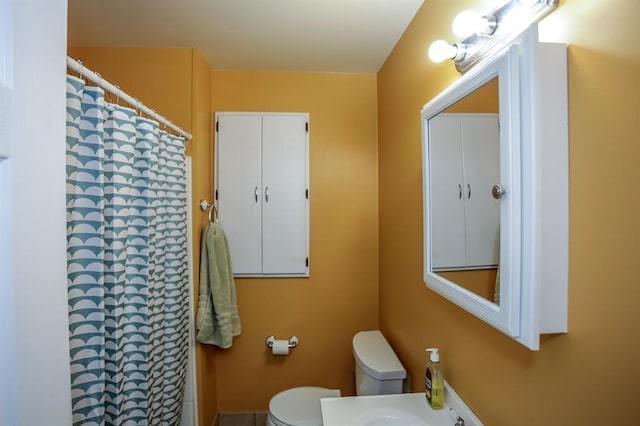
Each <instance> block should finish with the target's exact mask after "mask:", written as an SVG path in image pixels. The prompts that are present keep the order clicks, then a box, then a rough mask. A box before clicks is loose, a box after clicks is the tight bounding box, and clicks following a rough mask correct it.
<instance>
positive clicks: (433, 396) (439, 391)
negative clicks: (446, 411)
mask: <svg viewBox="0 0 640 426" xmlns="http://www.w3.org/2000/svg"><path fill="white" fill-rule="evenodd" d="M425 351H427V352H431V355H430V356H429V362H428V363H427V368H426V371H425V379H424V389H425V391H424V393H425V395H426V397H427V404H429V406H430V407H431V408H433V409H434V410H440V409H442V408H444V383H443V380H442V373H441V372H440V354H439V353H438V349H437V348H429V349H425Z"/></svg>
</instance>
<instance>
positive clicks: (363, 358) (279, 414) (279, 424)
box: [266, 330, 407, 426]
mask: <svg viewBox="0 0 640 426" xmlns="http://www.w3.org/2000/svg"><path fill="white" fill-rule="evenodd" d="M353 357H354V359H355V362H356V383H355V387H356V394H357V395H382V394H391V393H402V385H403V381H404V378H405V377H406V375H407V372H406V370H405V369H404V367H403V366H402V364H401V363H400V360H399V359H398V357H397V356H396V354H395V352H393V349H391V346H390V345H389V343H388V342H387V340H386V339H385V338H384V336H383V335H382V333H381V332H380V331H378V330H373V331H361V332H359V333H357V334H356V335H355V336H354V338H353ZM336 397H340V390H338V389H327V388H321V387H315V386H303V387H297V388H292V389H287V390H285V391H282V392H280V393H279V394H277V395H275V396H274V397H273V398H271V401H269V415H268V416H267V423H266V425H267V426H322V410H321V408H320V399H322V398H336Z"/></svg>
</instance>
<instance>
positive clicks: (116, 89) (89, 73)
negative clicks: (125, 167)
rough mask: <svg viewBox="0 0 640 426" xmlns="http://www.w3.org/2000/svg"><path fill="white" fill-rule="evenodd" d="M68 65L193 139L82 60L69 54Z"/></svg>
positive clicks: (189, 134) (187, 137)
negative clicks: (84, 63) (88, 66)
mask: <svg viewBox="0 0 640 426" xmlns="http://www.w3.org/2000/svg"><path fill="white" fill-rule="evenodd" d="M67 67H69V68H70V69H72V70H73V71H75V72H77V73H78V74H80V75H81V76H82V77H83V78H87V79H88V80H91V81H93V82H94V83H96V84H97V85H98V86H100V87H102V88H103V89H104V90H106V91H107V92H109V93H112V94H114V95H116V96H118V98H120V99H122V100H123V101H125V102H126V103H128V104H129V105H131V106H134V107H136V108H137V109H139V110H141V111H142V112H144V113H145V114H146V115H147V116H149V117H151V118H153V119H154V120H156V121H158V122H159V123H162V124H164V125H165V126H167V127H169V128H170V129H171V130H173V131H174V132H176V133H178V134H179V135H180V136H184V138H185V139H186V140H191V139H192V136H191V133H189V132H186V131H184V130H182V129H181V128H180V127H178V126H176V125H175V124H173V123H172V122H171V121H169V120H167V119H166V118H164V117H163V116H161V115H160V114H158V113H157V112H155V111H154V110H152V109H151V108H149V107H148V106H146V105H145V104H143V103H142V102H140V101H139V100H138V99H136V98H134V97H132V96H130V95H128V94H126V93H125V92H124V91H122V90H120V88H119V87H118V86H116V85H113V84H111V83H109V82H108V81H107V80H105V79H103V78H102V76H101V75H100V74H98V73H96V72H94V71H91V70H90V69H89V68H87V67H85V66H84V65H82V63H81V62H80V61H77V60H75V59H73V58H72V57H70V56H67Z"/></svg>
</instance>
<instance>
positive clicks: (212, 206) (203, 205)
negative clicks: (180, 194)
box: [200, 200, 219, 223]
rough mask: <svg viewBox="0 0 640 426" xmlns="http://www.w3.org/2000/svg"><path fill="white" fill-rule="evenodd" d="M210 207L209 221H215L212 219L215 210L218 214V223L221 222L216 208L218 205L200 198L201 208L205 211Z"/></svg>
mask: <svg viewBox="0 0 640 426" xmlns="http://www.w3.org/2000/svg"><path fill="white" fill-rule="evenodd" d="M207 209H209V222H213V220H212V219H211V213H212V212H215V214H216V220H215V221H216V223H218V222H219V218H218V209H217V208H216V205H215V204H214V203H211V204H209V202H208V201H207V200H200V210H202V211H205V210H207Z"/></svg>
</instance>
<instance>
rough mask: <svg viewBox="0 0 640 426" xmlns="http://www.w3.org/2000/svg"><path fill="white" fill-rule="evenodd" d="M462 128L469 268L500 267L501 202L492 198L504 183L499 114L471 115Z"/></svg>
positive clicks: (465, 119) (466, 118)
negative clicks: (501, 170) (494, 187)
mask: <svg viewBox="0 0 640 426" xmlns="http://www.w3.org/2000/svg"><path fill="white" fill-rule="evenodd" d="M461 125H462V152H463V156H464V160H463V161H464V175H465V190H466V192H465V196H464V198H465V203H466V205H465V223H466V229H467V238H466V257H467V263H466V265H467V266H470V267H480V266H491V265H497V264H498V260H499V243H500V202H499V201H498V200H496V199H494V198H493V196H492V195H491V188H492V187H493V185H494V184H497V183H500V135H499V131H498V117H497V115H495V114H486V115H485V114H477V115H476V114H469V115H468V116H467V117H463V118H462V121H461ZM471 159H473V161H471Z"/></svg>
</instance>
